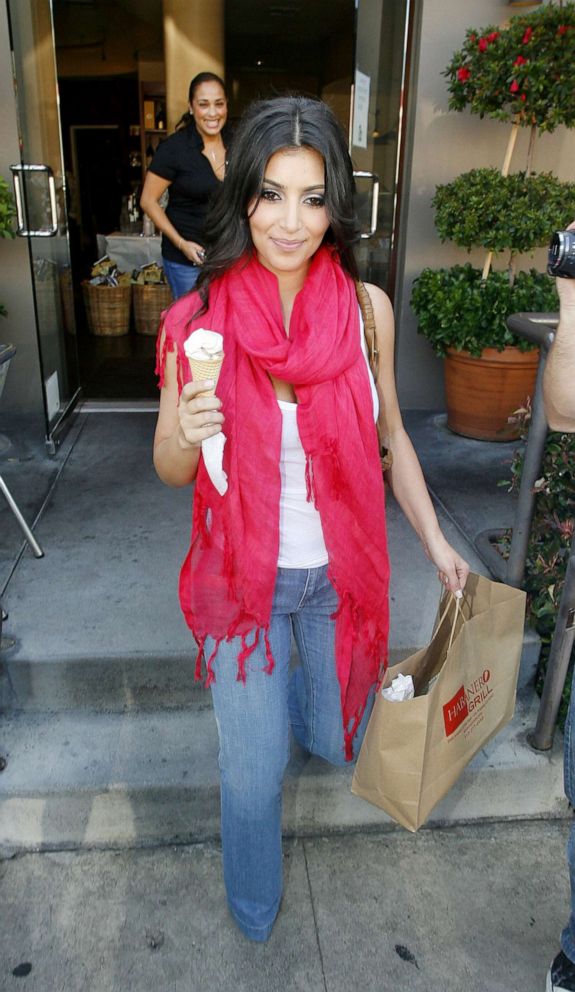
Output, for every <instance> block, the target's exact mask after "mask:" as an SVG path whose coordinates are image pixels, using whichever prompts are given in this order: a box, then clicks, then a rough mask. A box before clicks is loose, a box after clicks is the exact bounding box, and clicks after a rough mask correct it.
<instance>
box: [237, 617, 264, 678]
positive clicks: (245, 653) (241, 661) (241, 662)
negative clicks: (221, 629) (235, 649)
mask: <svg viewBox="0 0 575 992" xmlns="http://www.w3.org/2000/svg"><path fill="white" fill-rule="evenodd" d="M259 639H260V629H259V627H258V628H257V630H256V632H255V634H254V639H253V642H252V643H251V644H248V641H247V635H246V634H242V650H241V651H240V653H239V655H238V674H237V681H238V682H244V683H245V681H246V661H247V660H248V658H249V657H250V655H251V654H253V652H254V651H255V649H256V648H257V646H258V641H259Z"/></svg>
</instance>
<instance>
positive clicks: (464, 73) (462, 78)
mask: <svg viewBox="0 0 575 992" xmlns="http://www.w3.org/2000/svg"><path fill="white" fill-rule="evenodd" d="M470 75H471V71H470V69H468V68H467V66H466V65H462V66H461V68H460V69H458V70H457V82H458V83H466V82H467V80H468V79H469V77H470Z"/></svg>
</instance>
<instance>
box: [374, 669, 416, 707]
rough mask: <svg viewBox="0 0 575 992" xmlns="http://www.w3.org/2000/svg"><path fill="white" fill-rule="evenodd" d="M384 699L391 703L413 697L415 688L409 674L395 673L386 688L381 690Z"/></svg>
mask: <svg viewBox="0 0 575 992" xmlns="http://www.w3.org/2000/svg"><path fill="white" fill-rule="evenodd" d="M381 695H382V696H383V698H384V699H389V701H390V702H392V703H402V702H404V700H406V699H413V697H414V695H415V690H414V688H413V679H412V677H411V675H401V673H400V674H399V675H396V676H395V678H394V679H393V681H392V683H391V685H390V686H388V687H387V689H382V690H381Z"/></svg>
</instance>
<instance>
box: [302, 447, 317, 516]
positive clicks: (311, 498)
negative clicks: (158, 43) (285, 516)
mask: <svg viewBox="0 0 575 992" xmlns="http://www.w3.org/2000/svg"><path fill="white" fill-rule="evenodd" d="M305 498H306V500H307V502H308V503H313V505H314V507H315V509H316V510H317V501H316V493H315V483H314V478H313V460H312V457H311V455H310V454H309V453H306V456H305Z"/></svg>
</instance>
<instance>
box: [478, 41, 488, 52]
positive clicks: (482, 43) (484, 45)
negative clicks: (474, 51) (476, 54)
mask: <svg viewBox="0 0 575 992" xmlns="http://www.w3.org/2000/svg"><path fill="white" fill-rule="evenodd" d="M487 45H488V42H487V38H480V39H479V51H480V52H486V51H487Z"/></svg>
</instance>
